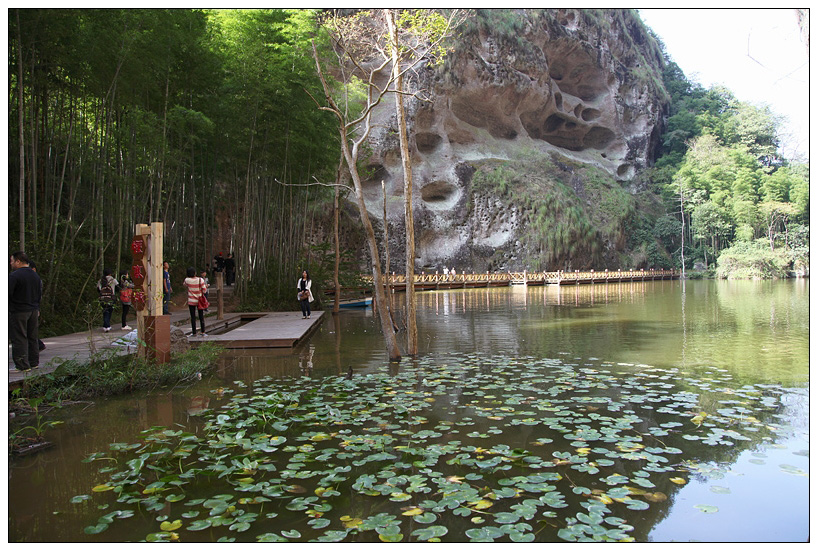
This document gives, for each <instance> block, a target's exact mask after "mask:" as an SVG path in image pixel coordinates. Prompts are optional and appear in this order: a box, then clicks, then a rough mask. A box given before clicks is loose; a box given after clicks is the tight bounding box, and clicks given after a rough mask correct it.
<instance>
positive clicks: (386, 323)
mask: <svg viewBox="0 0 818 551" xmlns="http://www.w3.org/2000/svg"><path fill="white" fill-rule="evenodd" d="M312 51H313V58H314V59H315V67H316V71H317V73H318V78H319V79H320V80H321V85H322V87H323V89H324V95H325V97H326V99H327V101H328V102H329V103H330V105H332V107H330V108H326V109H327V110H329V111H331V112H333V113H334V114H335V115H336V117H338V131H339V134H340V138H341V150H342V151H343V153H344V159H345V160H346V164H347V168H348V169H349V175H350V176H351V178H352V183H353V185H354V189H355V200H356V204H357V205H358V213H359V214H360V217H361V223H362V224H363V226H364V234H365V235H366V242H367V246H368V247H369V256H370V258H371V259H372V279H373V285H374V287H375V289H374V292H375V300H376V301H377V304H379V305H381V306H383V305H385V304H386V293H385V292H384V281H383V273H382V272H381V261H380V255H379V254H378V241H377V239H376V238H375V230H374V229H373V227H372V221H371V220H370V219H369V213H368V212H367V210H366V201H365V200H364V190H363V183H362V182H361V176H360V173H359V172H358V164H357V161H358V147H359V146H360V144H361V143H362V142H363V141H364V140H365V139H366V136H367V135H368V134H369V129H370V116H371V105H370V110H369V113H368V114H367V115H366V116H365V117H364V121H365V122H364V127H365V130H364V132H362V135H361V136H359V137H358V141H356V142H355V143H354V144H353V146H352V148H350V144H349V136H348V135H347V127H346V121H345V119H344V116H343V114H342V113H341V111H340V110H339V109H337V107H335V104H334V102H333V101H332V95H331V94H330V89H329V85H328V84H327V81H326V78H324V72H323V70H322V69H321V63H320V62H319V61H318V51H317V49H316V47H315V43H313V44H312ZM379 318H380V321H381V332H382V333H383V336H384V339H385V340H386V350H387V352H388V354H389V360H390V361H392V362H399V361H400V359H401V353H400V348H399V347H398V341H397V338H396V337H395V330H394V326H393V325H392V320H391V319H390V317H389V316H388V315H383V314H381V315H380V316H379Z"/></svg>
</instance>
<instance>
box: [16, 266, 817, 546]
mask: <svg viewBox="0 0 818 551" xmlns="http://www.w3.org/2000/svg"><path fill="white" fill-rule="evenodd" d="M682 291H684V292H682ZM395 298H396V299H397V301H396V304H397V305H398V314H399V315H400V306H399V305H400V301H401V299H402V298H403V295H402V294H398V295H396V297H395ZM417 299H418V324H419V342H420V352H421V355H427V354H433V355H439V354H444V353H448V352H453V351H454V352H462V353H477V354H481V355H485V356H487V357H490V356H491V355H494V354H502V355H504V356H515V355H531V356H534V357H539V358H564V359H574V358H579V359H591V358H599V359H602V360H604V361H607V362H610V363H612V364H620V363H621V364H627V365H628V366H630V367H628V366H626V367H624V368H623V369H639V368H638V367H635V366H642V365H652V366H658V367H670V368H678V369H679V370H680V371H679V373H680V377H684V376H687V375H689V374H696V375H701V376H704V377H709V378H712V379H714V380H716V381H718V379H719V376H720V375H722V374H729V375H730V376H731V377H733V379H734V380H736V381H741V382H744V381H746V382H748V383H758V382H761V383H780V384H782V385H784V386H785V387H799V386H800V387H803V386H805V385H806V384H807V383H808V373H809V360H808V354H809V325H808V320H809V305H808V302H809V283H808V281H803V280H800V281H788V282H716V281H687V282H678V281H673V282H670V281H667V282H634V283H625V284H612V285H594V286H591V285H582V286H571V287H567V286H563V287H556V286H546V287H519V288H518V287H514V288H486V289H465V290H445V291H443V290H442V291H432V292H422V293H418V295H417ZM325 318H326V320H325V321H324V322H323V323H322V325H321V326H320V327H319V328H318V330H317V331H316V333H315V334H314V335H313V336H312V337H311V338H310V340H309V341H308V342H306V343H303V344H301V345H300V346H299V347H297V348H296V349H295V350H292V351H291V350H243V351H242V350H231V351H228V352H226V353H225V354H224V355H223V356H222V357H221V358H220V360H219V364H218V367H217V369H216V370H215V372H214V373H213V374H212V375H211V376H208V377H205V379H204V380H202V381H201V382H199V383H198V384H196V385H194V386H192V387H189V388H173V389H170V388H168V389H155V390H154V391H152V392H149V393H143V394H140V395H137V396H128V397H124V398H114V399H107V400H99V401H97V402H95V403H94V404H86V405H79V406H73V407H71V408H66V409H64V410H61V411H59V412H57V413H56V414H55V415H56V417H58V418H59V417H61V418H63V420H64V421H65V422H66V423H65V425H63V426H61V427H58V428H57V429H54V430H52V431H50V432H49V433H48V436H49V439H51V440H53V441H54V442H55V444H56V445H55V446H54V447H53V448H51V449H49V450H46V451H44V452H41V453H40V454H37V455H35V456H31V457H27V458H12V459H10V462H9V503H10V507H9V509H10V511H9V539H10V541H101V539H100V537H99V536H96V537H90V536H86V535H85V534H84V533H83V528H84V527H85V526H87V525H88V524H91V523H92V522H93V521H95V519H97V518H98V517H99V515H100V514H101V513H100V511H99V510H97V509H96V507H95V506H94V507H91V506H90V505H88V506H87V507H86V506H84V505H83V506H80V507H77V506H74V505H71V504H70V500H71V498H72V497H74V496H76V495H81V494H88V493H90V488H92V487H93V486H95V485H96V484H98V483H100V482H101V481H103V480H104V479H105V475H104V474H101V473H97V472H96V469H97V468H100V467H101V465H94V466H93V467H91V468H89V466H88V465H87V464H84V463H81V460H82V459H83V458H85V457H86V456H87V455H88V454H90V453H92V452H97V451H101V450H105V449H106V448H107V446H108V444H109V443H110V442H134V441H138V440H139V438H140V434H139V433H140V431H142V430H144V429H146V428H148V427H151V426H168V427H184V428H185V430H188V431H191V432H194V433H195V432H197V431H198V430H199V429H200V426H201V425H200V423H201V422H200V421H199V419H198V417H197V413H199V412H201V411H202V410H203V409H204V408H208V407H209V408H212V409H218V408H220V407H222V406H223V405H224V404H226V403H227V401H228V400H229V397H230V396H231V393H233V392H247V390H246V387H247V385H249V384H251V382H252V381H254V380H258V379H261V378H264V377H272V378H280V377H284V376H296V377H298V376H310V377H312V378H319V377H323V376H327V375H345V374H347V373H348V372H349V370H350V369H352V371H353V373H354V374H355V375H358V374H361V373H366V372H371V371H373V370H376V369H378V368H380V367H381V366H383V365H385V364H386V363H387V360H388V358H387V357H386V354H385V350H384V346H383V340H382V337H381V336H380V329H379V325H378V322H377V320H376V319H375V317H374V316H373V315H372V312H371V310H369V309H367V310H365V311H350V312H343V313H341V314H340V315H336V316H333V315H327V316H325ZM403 338H404V336H403V334H401V335H399V339H403ZM412 361H413V360H411V359H409V358H407V359H405V360H404V364H401V366H390V369H393V370H394V374H397V373H398V372H399V371H400V369H401V368H402V367H403V366H404V365H409V364H410V363H411V362H412ZM236 381H241V383H240V386H237V385H236ZM793 396H800V395H798V394H797V393H796V394H793ZM468 399H469V398H468V397H467V396H462V395H461V394H460V393H459V392H455V391H453V392H451V394H450V397H449V400H450V403H451V404H453V405H454V406H457V405H458V404H460V403H461V401H462V400H468ZM804 402H806V404H807V406H804ZM784 403H786V404H787V407H786V408H784V409H782V410H781V411H779V412H778V413H777V414H778V415H781V416H782V419H786V420H787V422H790V423H791V424H792V425H794V426H795V427H797V428H798V429H799V431H800V432H799V436H798V438H797V439H796V440H797V441H798V442H799V444H798V445H799V446H801V447H796V448H794V449H795V450H796V451H797V450H802V449H803V450H808V426H807V419H808V397H804V396H801V399H800V400H795V401H792V400H789V401H788V400H784ZM703 405H704V406H706V407H708V408H714V407H718V406H717V404H703ZM529 432H530V431H529ZM522 437H525V433H522V432H521V438H522ZM800 442H804V444H800ZM793 445H796V444H793ZM775 449H776V448H774V447H773V446H772V445H767V446H766V449H765V446H764V445H761V444H759V447H758V450H763V451H765V453H766V454H768V457H765V458H760V457H754V456H752V455H751V456H750V457H749V458H747V457H745V456H741V457H744V459H741V458H740V457H739V458H736V457H732V458H730V460H731V461H735V462H736V467H735V470H736V471H737V472H738V473H740V474H744V473H745V472H746V473H747V474H748V475H752V479H753V480H755V478H756V477H757V476H770V472H769V470H767V471H764V474H759V473H756V472H754V471H750V468H751V467H758V464H757V463H753V462H752V461H754V460H765V461H769V463H770V466H771V467H772V469H773V470H775V469H777V466H778V465H780V464H793V465H796V466H799V467H800V466H801V465H805V464H806V459H805V458H804V457H803V456H797V457H795V458H792V457H789V461H787V460H785V458H779V457H777V458H776V459H772V457H773V451H772V450H775ZM745 453H761V451H755V452H745ZM787 453H789V455H790V456H791V455H792V454H793V450H792V449H791V450H789V451H788V452H787ZM804 468H805V469H806V468H807V467H804ZM784 476H787V475H784ZM750 478H751V477H750V476H748V477H747V479H750ZM773 478H774V479H775V480H778V479H779V478H780V476H779V478H775V477H773ZM793 479H795V480H796V481H797V482H802V481H801V479H799V478H796V477H792V478H791V479H790V478H788V479H787V480H786V481H787V482H791V481H792V480H793ZM701 484H703V485H705V490H706V491H709V490H708V489H707V488H708V486H709V485H713V482H712V481H711V482H707V481H701ZM796 485H797V488H798V492H799V494H798V495H799V499H803V497H802V496H803V492H804V488H805V486H804V485H803V484H796ZM691 488H692V486H691ZM688 491H692V490H685V491H683V492H679V493H678V495H677V497H675V498H674V499H675V503H676V504H677V505H676V506H678V507H683V506H684V507H687V506H689V505H691V504H690V503H689V501H688V500H692V499H695V498H694V497H687V494H686V492H688ZM736 492H737V493H738V490H736ZM711 493H712V492H711ZM741 495H742V496H743V495H744V494H741ZM739 499H744V498H743V497H742V498H739ZM746 499H748V500H749V499H755V500H758V498H757V495H751V497H749V498H746ZM670 505H671V504H668V507H667V508H666V509H667V510H670ZM767 505H768V504H758V507H759V510H766V509H764V507H766V506H767ZM769 505H770V506H773V505H774V504H769ZM664 509H665V508H660V507H656V508H653V511H652V513H651V514H657V513H658V511H660V510H664ZM673 511H674V512H673V513H672V514H670V516H669V517H668V521H671V520H672V519H674V518H682V519H687V514H686V513H676V512H675V511H676V509H673ZM685 511H686V509H685ZM696 512H697V511H694V513H696ZM156 514H158V513H156ZM148 516H155V514H153V515H148ZM656 520H657V519H651V520H650V524H651V525H652V524H653V522H654V521H656ZM690 521H691V522H697V523H702V522H709V523H716V524H718V522H719V518H718V516H716V515H710V516H708V517H705V518H702V517H701V516H699V517H696V518H695V519H692V520H690ZM646 522H647V519H646ZM660 526H663V528H662V531H661V532H660V534H671V533H672V534H674V536H672V537H677V536H676V534H677V533H678V532H673V531H671V529H670V528H666V527H667V526H669V525H664V524H660ZM117 530H119V528H112V529H111V531H110V532H108V533H106V535H105V538H103V539H106V538H107V539H109V540H110V541H122V540H125V539H128V538H129V537H132V536H129V535H128V534H127V533H126V532H118V531H117ZM665 530H667V531H665ZM657 537H658V539H659V540H662V541H667V540H666V539H664V538H665V537H666V536H664V535H659V536H657Z"/></svg>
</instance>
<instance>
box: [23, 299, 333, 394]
mask: <svg viewBox="0 0 818 551" xmlns="http://www.w3.org/2000/svg"><path fill="white" fill-rule="evenodd" d="M189 316H190V315H189V313H188V311H187V310H179V311H176V312H173V313H172V314H171V323H172V324H174V325H177V326H178V327H179V328H181V329H182V330H183V331H184V332H185V334H186V335H187V336H188V342H189V343H190V345H191V346H197V345H199V344H201V343H202V342H208V341H209V342H217V343H218V344H220V345H222V346H224V347H226V348H231V349H238V348H261V347H264V348H279V349H280V348H291V347H293V346H295V345H296V344H297V343H298V342H299V341H301V340H302V339H304V338H305V337H307V336H308V335H309V334H310V333H312V331H314V330H315V328H316V327H318V325H319V324H320V323H321V322H322V321H323V319H324V317H323V316H324V312H313V313H312V317H311V319H308V320H305V319H301V312H300V311H299V312H273V313H270V312H244V313H228V314H225V316H224V319H223V320H216V319H214V318H213V316H209V317H208V318H207V319H206V320H205V324H206V325H205V327H206V329H207V332H208V336H207V337H200V336H196V337H193V336H191V335H190V332H191V328H190V317H189ZM118 326H119V324H115V327H114V330H112V331H111V332H110V333H103V332H102V331H101V329H100V328H99V327H94V328H93V329H92V330H90V331H85V332H82V333H74V334H70V335H60V336H57V337H49V338H46V339H43V340H44V342H45V344H46V349H45V350H43V351H42V352H40V368H39V369H33V370H31V371H27V372H20V371H17V370H16V369H15V368H14V362H13V361H12V359H11V346H9V379H8V380H9V389H10V390H11V389H13V388H15V387H16V386H19V385H20V384H21V383H22V381H23V380H24V379H26V378H29V377H36V376H38V375H43V374H46V373H51V372H53V371H54V370H55V369H56V368H57V366H58V365H60V364H61V363H63V362H65V361H69V360H73V361H77V362H88V361H90V359H91V357H93V356H95V355H96V354H98V353H115V354H131V353H134V352H136V346H131V347H125V346H116V345H114V341H116V340H117V339H119V338H120V337H122V336H123V335H124V334H125V333H124V332H123V331H121V330H117V329H116V328H117V327H118ZM221 331H224V332H225V333H224V334H211V332H216V333H218V332H221Z"/></svg>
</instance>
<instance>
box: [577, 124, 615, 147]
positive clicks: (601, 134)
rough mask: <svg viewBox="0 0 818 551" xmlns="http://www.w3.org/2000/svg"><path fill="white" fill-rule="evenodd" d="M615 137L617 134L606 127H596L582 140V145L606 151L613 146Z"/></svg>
mask: <svg viewBox="0 0 818 551" xmlns="http://www.w3.org/2000/svg"><path fill="white" fill-rule="evenodd" d="M614 137H615V134H614V133H613V131H612V130H611V129H610V128H605V127H604V126H594V127H593V128H591V129H590V130H589V131H588V133H587V134H585V138H584V139H583V140H582V143H583V144H584V145H585V147H590V148H593V149H605V148H606V147H608V146H609V145H610V144H611V142H612V141H613V140H614Z"/></svg>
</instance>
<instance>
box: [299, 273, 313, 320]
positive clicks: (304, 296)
mask: <svg viewBox="0 0 818 551" xmlns="http://www.w3.org/2000/svg"><path fill="white" fill-rule="evenodd" d="M311 287H312V280H311V279H310V274H308V273H307V270H304V271H303V272H302V274H301V278H300V279H299V280H298V282H297V283H296V289H298V301H299V302H300V303H301V313H302V314H303V315H304V317H303V318H301V319H309V318H310V314H311V312H310V302H312V300H313V296H312V290H311Z"/></svg>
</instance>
